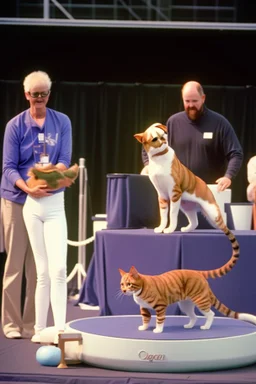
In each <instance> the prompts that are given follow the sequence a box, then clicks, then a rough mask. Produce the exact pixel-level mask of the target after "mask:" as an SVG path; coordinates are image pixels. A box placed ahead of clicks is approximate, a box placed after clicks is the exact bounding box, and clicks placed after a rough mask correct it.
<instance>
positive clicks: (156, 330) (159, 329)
mask: <svg viewBox="0 0 256 384" xmlns="http://www.w3.org/2000/svg"><path fill="white" fill-rule="evenodd" d="M153 332H154V333H162V332H163V328H155V329H153Z"/></svg>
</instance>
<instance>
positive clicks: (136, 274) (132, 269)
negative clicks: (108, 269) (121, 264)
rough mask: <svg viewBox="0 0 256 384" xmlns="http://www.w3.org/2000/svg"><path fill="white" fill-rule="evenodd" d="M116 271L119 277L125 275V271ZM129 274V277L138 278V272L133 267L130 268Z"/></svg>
mask: <svg viewBox="0 0 256 384" xmlns="http://www.w3.org/2000/svg"><path fill="white" fill-rule="evenodd" d="M118 270H119V272H120V275H121V276H124V275H126V274H127V272H125V271H124V270H123V269H121V268H119V269H118ZM129 273H130V274H131V275H133V276H134V277H137V276H138V271H137V269H136V268H135V267H134V266H132V267H131V268H130V271H129Z"/></svg>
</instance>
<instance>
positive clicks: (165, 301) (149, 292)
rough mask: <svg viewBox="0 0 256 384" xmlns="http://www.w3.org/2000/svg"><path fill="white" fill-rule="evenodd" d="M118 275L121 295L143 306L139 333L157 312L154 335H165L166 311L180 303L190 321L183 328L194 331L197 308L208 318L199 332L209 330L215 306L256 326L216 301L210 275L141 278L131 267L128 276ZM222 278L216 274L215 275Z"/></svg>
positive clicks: (188, 272) (252, 318) (252, 319)
mask: <svg viewBox="0 0 256 384" xmlns="http://www.w3.org/2000/svg"><path fill="white" fill-rule="evenodd" d="M220 269H221V268H220ZM220 269H219V270H220ZM119 272H120V274H121V283H120V287H121V291H122V292H123V293H124V294H125V295H128V296H131V295H133V299H134V301H135V302H136V303H137V304H138V305H139V306H140V313H141V316H142V321H143V324H142V325H140V326H139V328H138V329H139V330H140V331H144V330H146V329H147V328H148V327H149V322H150V318H151V313H150V311H149V309H154V310H155V312H156V327H155V329H154V332H155V333H160V332H162V331H163V328H164V321H165V314H166V309H167V307H168V305H170V304H173V303H178V305H179V307H180V309H181V311H182V312H184V313H185V314H186V315H187V316H188V317H189V323H188V324H185V325H184V328H193V326H194V325H195V323H196V320H197V316H196V314H195V311H194V309H195V307H197V308H198V309H199V310H200V312H201V313H202V314H203V315H204V316H205V318H206V321H205V324H204V325H202V326H201V327H200V328H201V329H210V327H211V325H212V322H213V318H214V312H213V311H212V310H211V307H212V306H213V307H215V308H216V309H217V310H218V311H219V312H221V313H222V314H223V315H225V316H228V317H232V318H235V319H239V320H244V321H248V322H251V323H254V324H256V316H253V315H250V314H247V313H238V312H234V311H232V310H231V309H229V308H227V307H226V306H225V305H224V304H222V303H221V302H220V301H219V300H218V299H217V298H216V296H215V295H214V293H213V292H212V290H211V288H210V286H209V284H208V281H207V280H206V278H205V277H204V275H205V276H207V271H194V270H188V269H180V270H173V271H169V272H165V273H163V274H161V275H155V276H150V275H142V274H141V273H138V271H137V270H136V268H135V267H131V268H130V271H129V272H125V271H123V270H122V269H119ZM219 274H220V273H219V272H218V270H216V275H219ZM208 277H209V276H208Z"/></svg>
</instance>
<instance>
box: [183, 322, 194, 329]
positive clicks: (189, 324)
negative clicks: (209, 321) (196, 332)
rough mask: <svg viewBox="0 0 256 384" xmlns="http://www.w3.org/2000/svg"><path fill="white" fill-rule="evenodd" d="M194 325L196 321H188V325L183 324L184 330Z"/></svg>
mask: <svg viewBox="0 0 256 384" xmlns="http://www.w3.org/2000/svg"><path fill="white" fill-rule="evenodd" d="M195 323H196V320H195V321H194V320H193V321H190V322H189V323H187V324H184V328H186V329H190V328H193V327H194V325H195Z"/></svg>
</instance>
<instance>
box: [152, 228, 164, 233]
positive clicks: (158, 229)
mask: <svg viewBox="0 0 256 384" xmlns="http://www.w3.org/2000/svg"><path fill="white" fill-rule="evenodd" d="M163 230H164V228H163V227H156V228H154V232H155V233H162V232H163Z"/></svg>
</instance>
